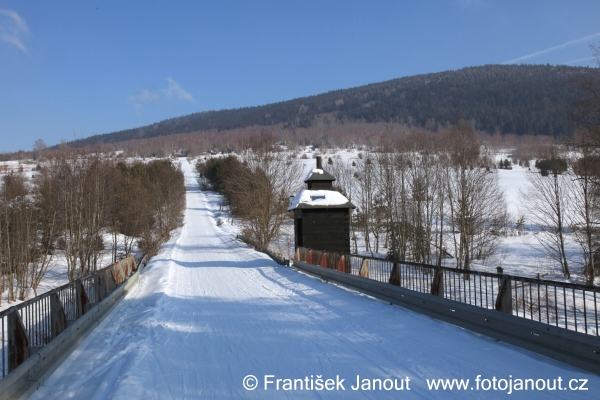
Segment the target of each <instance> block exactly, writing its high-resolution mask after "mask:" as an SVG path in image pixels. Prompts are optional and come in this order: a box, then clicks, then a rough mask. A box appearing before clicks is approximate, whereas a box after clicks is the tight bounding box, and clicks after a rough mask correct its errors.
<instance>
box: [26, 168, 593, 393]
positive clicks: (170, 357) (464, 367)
mask: <svg viewBox="0 0 600 400" xmlns="http://www.w3.org/2000/svg"><path fill="white" fill-rule="evenodd" d="M182 167H183V170H184V173H185V174H186V180H187V182H186V183H187V184H188V187H189V188H190V189H189V191H188V194H187V211H186V216H185V221H186V223H185V226H184V228H182V229H181V231H180V232H179V233H177V234H176V235H175V237H174V238H173V239H172V240H171V241H170V242H169V243H168V244H167V245H166V246H165V247H164V249H163V250H162V251H161V253H160V254H159V255H158V256H156V257H155V258H154V259H153V260H152V262H151V263H150V264H149V266H148V267H147V269H146V270H145V271H144V274H143V275H142V277H141V279H140V283H139V286H138V287H137V288H136V289H135V290H134V291H133V292H132V293H131V294H130V295H129V296H128V297H127V298H125V300H123V301H122V303H121V304H120V305H119V306H118V307H117V308H116V309H115V310H114V311H113V313H112V314H111V315H110V316H109V317H108V318H106V319H105V320H104V321H103V322H102V324H101V325H100V326H99V327H98V328H96V330H95V331H94V332H93V333H92V334H91V335H90V336H89V337H88V338H87V339H86V340H85V341H84V342H83V343H82V345H81V346H80V347H79V348H78V349H77V350H75V352H74V353H73V354H72V355H71V357H69V358H68V359H67V361H66V362H65V363H64V364H63V365H62V366H61V367H60V368H59V369H58V370H57V371H56V372H55V373H54V374H53V376H52V377H51V378H50V379H49V380H48V381H46V383H45V384H44V385H43V386H42V387H41V388H40V389H39V390H38V391H37V392H36V393H35V394H34V397H35V398H60V399H63V398H81V399H84V398H85V399H88V398H89V399H91V398H97V399H104V398H127V399H130V398H145V399H169V398H175V399H181V398H208V399H221V398H257V399H263V398H282V397H283V398H285V397H289V398H299V397H300V398H315V397H317V398H321V397H324V398H342V396H343V397H346V398H362V397H364V398H397V397H399V396H408V397H410V398H421V397H424V398H440V397H442V396H443V397H455V398H462V397H463V396H464V395H465V394H470V395H472V396H473V395H474V396H475V397H483V396H484V395H485V396H486V397H487V396H492V397H496V396H497V397H504V396H506V391H497V392H494V391H491V390H490V391H485V392H481V391H480V392H478V391H470V390H468V391H467V392H461V391H457V390H454V391H447V392H444V393H442V392H439V391H438V392H436V391H430V390H428V388H427V382H426V379H437V378H459V379H471V384H470V386H473V387H475V378H476V377H477V375H481V376H482V378H487V379H492V378H494V377H495V378H497V379H502V378H506V379H508V378H509V376H512V378H513V379H525V378H533V379H540V378H541V379H550V380H552V379H554V378H558V377H561V378H562V380H563V386H566V383H567V382H568V381H569V379H573V378H574V379H589V382H588V383H587V387H588V388H589V391H584V392H572V391H563V392H560V391H550V392H549V391H545V392H532V391H527V392H520V393H516V394H517V396H518V395H523V397H524V396H525V395H526V396H527V397H528V398H531V397H534V398H535V397H539V398H541V397H543V398H548V397H550V398H552V397H556V398H573V396H574V395H577V394H579V395H583V396H582V398H585V397H593V395H594V393H597V392H598V390H600V378H598V377H596V376H594V375H591V374H589V373H586V372H583V371H580V370H577V369H575V368H572V367H569V366H567V365H564V364H561V363H558V362H555V361H552V360H550V359H546V358H544V357H541V356H538V355H535V354H533V353H530V352H527V351H524V350H520V349H518V348H515V347H512V346H509V345H505V344H503V343H499V342H496V341H494V340H491V339H488V338H485V337H481V336H478V335H476V334H473V333H471V332H469V331H466V330H463V329H460V328H457V327H454V326H452V325H449V324H445V323H441V322H438V321H435V320H433V319H431V318H429V317H426V316H423V315H419V314H416V313H413V312H410V311H407V310H404V309H402V308H399V307H396V306H390V305H389V304H387V303H383V302H380V301H377V300H374V299H371V298H368V297H365V296H363V295H360V294H358V293H353V292H348V291H346V290H343V289H340V288H338V287H336V286H333V285H329V284H326V283H323V282H321V281H320V280H318V279H314V278H311V277H308V276H305V275H302V274H300V273H297V272H295V271H293V270H292V269H290V268H287V267H282V266H278V265H277V264H275V263H274V262H273V261H272V260H270V259H269V258H267V257H266V256H265V255H263V254H261V253H257V252H255V251H253V250H251V249H248V248H247V247H245V246H244V245H243V244H240V243H239V242H236V241H234V240H232V238H231V235H228V234H227V233H226V232H223V231H222V230H221V228H220V227H217V226H216V223H215V222H216V218H215V216H214V212H215V211H216V210H217V209H218V207H217V206H216V203H217V201H218V199H217V198H216V196H215V195H213V194H207V193H203V192H200V191H199V190H198V189H197V187H196V185H195V176H194V172H193V168H192V166H190V165H189V164H187V162H186V161H185V160H182ZM247 375H254V376H256V377H257V378H258V381H259V382H258V383H259V386H258V388H256V389H255V390H253V391H248V390H246V389H244V386H243V380H244V378H245V377H246V376H247ZM265 375H274V376H275V377H274V378H272V379H273V380H275V379H277V378H282V379H285V378H290V379H303V380H304V378H305V377H308V379H309V380H310V378H311V375H312V377H313V379H317V377H322V378H323V379H327V378H333V379H336V376H339V378H340V379H345V382H344V388H345V392H344V393H340V392H339V391H336V390H333V391H318V390H302V391H298V390H297V391H282V390H281V389H282V388H283V387H282V386H280V390H279V391H277V390H276V387H275V385H274V384H272V385H269V386H268V390H267V391H265V390H264V379H265V378H264V376H265ZM357 375H360V377H361V378H370V379H386V378H391V379H394V378H395V379H398V383H400V382H401V380H404V382H406V380H405V379H406V377H409V379H410V383H409V387H410V391H406V386H405V387H404V389H405V390H404V392H401V393H397V392H396V391H395V390H392V391H385V390H376V391H367V390H360V391H353V390H352V388H351V386H352V385H354V384H355V381H356V376H357ZM247 382H250V383H252V382H251V381H247ZM304 389H306V388H304ZM338 389H339V388H338ZM514 395H515V394H513V395H512V396H514Z"/></svg>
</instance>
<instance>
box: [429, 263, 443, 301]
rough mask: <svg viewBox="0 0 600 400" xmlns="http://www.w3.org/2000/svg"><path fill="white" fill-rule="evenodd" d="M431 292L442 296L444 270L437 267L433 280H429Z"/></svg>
mask: <svg viewBox="0 0 600 400" xmlns="http://www.w3.org/2000/svg"><path fill="white" fill-rule="evenodd" d="M431 294H432V295H434V296H438V297H444V271H442V270H441V269H439V268H436V270H435V276H434V277H433V282H431Z"/></svg>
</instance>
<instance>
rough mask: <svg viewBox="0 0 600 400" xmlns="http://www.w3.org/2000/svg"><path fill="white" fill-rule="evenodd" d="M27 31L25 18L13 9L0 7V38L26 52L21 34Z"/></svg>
mask: <svg viewBox="0 0 600 400" xmlns="http://www.w3.org/2000/svg"><path fill="white" fill-rule="evenodd" d="M28 32H29V28H28V27H27V23H26V22H25V20H24V19H23V18H22V17H21V16H20V15H19V14H17V13H16V12H14V11H13V10H5V9H2V8H0V40H2V41H3V42H5V43H9V44H12V45H14V46H16V47H17V48H18V49H19V50H21V51H22V52H24V53H27V47H25V44H24V43H23V40H22V36H23V35H24V34H26V33H28Z"/></svg>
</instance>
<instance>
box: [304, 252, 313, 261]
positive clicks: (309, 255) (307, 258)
mask: <svg viewBox="0 0 600 400" xmlns="http://www.w3.org/2000/svg"><path fill="white" fill-rule="evenodd" d="M312 255H313V254H312V250H309V251H308V254H307V255H306V260H304V262H305V263H307V264H312V263H313V260H312Z"/></svg>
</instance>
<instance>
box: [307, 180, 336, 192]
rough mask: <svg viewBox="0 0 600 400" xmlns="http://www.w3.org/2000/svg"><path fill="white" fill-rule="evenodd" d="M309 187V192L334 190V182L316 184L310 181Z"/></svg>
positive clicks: (318, 182)
mask: <svg viewBox="0 0 600 400" xmlns="http://www.w3.org/2000/svg"><path fill="white" fill-rule="evenodd" d="M307 186H308V189H309V190H332V189H333V182H331V181H315V182H311V181H309V182H308V184H307Z"/></svg>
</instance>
